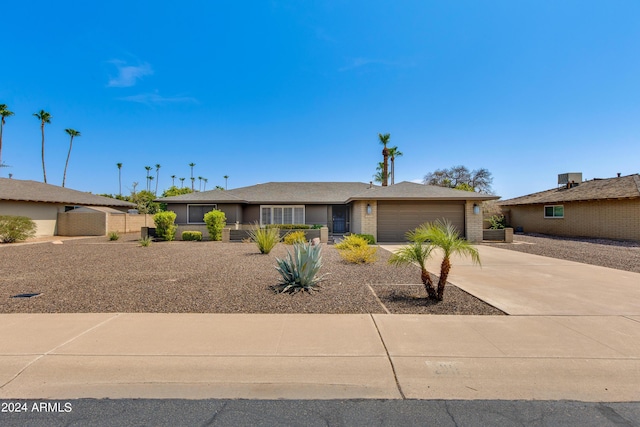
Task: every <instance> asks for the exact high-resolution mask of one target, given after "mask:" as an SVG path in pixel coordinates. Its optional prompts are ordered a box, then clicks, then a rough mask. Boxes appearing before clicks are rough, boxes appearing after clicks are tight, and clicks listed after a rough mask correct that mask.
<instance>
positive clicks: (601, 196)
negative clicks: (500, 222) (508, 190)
mask: <svg viewBox="0 0 640 427" xmlns="http://www.w3.org/2000/svg"><path fill="white" fill-rule="evenodd" d="M563 175H564V176H565V177H566V175H567V174H563ZM575 175H577V176H578V178H579V179H577V180H576V181H575V182H562V181H561V180H560V179H559V183H562V184H563V185H562V187H560V188H554V189H551V190H547V191H542V192H539V193H534V194H529V195H527V196H522V197H517V198H515V199H509V200H504V201H500V202H498V204H499V205H500V206H501V208H502V211H503V213H504V214H505V216H506V217H507V219H508V222H509V224H511V226H512V227H514V228H515V229H516V230H518V229H519V228H522V231H524V232H527V233H542V234H549V235H557V236H573V237H593V238H606V239H617V240H638V241H640V175H638V174H634V175H627V176H619V177H617V178H607V179H594V180H591V181H584V182H583V181H582V174H579V173H578V174H575ZM559 178H560V176H559ZM565 181H566V179H565Z"/></svg>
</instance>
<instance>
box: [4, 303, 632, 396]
mask: <svg viewBox="0 0 640 427" xmlns="http://www.w3.org/2000/svg"><path fill="white" fill-rule="evenodd" d="M0 337H1V340H0V384H1V387H0V398H2V399H25V398H37V399H42V398H50V399H70V398H81V397H94V398H107V397H108V398H126V397H140V398H169V397H171V398H190V399H193V398H195V399H198V398H257V399H279V398H285V399H311V398H313V399H347V398H382V399H400V398H403V397H404V398H412V399H540V400H543V399H551V400H556V399H572V400H582V401H640V387H638V384H640V316H553V317H547V316H411V315H382V314H381V315H310V314H300V315H298V314H291V315H286V314H282V315H268V314H262V315H251V314H3V315H0Z"/></svg>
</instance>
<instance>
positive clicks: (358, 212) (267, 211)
mask: <svg viewBox="0 0 640 427" xmlns="http://www.w3.org/2000/svg"><path fill="white" fill-rule="evenodd" d="M497 198H498V196H492V195H487V194H480V193H474V192H469V191H461V190H454V189H451V188H443V187H436V186H430V185H423V184H416V183H412V182H406V181H405V182H401V183H398V184H395V185H390V186H386V187H382V186H375V185H372V184H371V183H369V184H367V183H362V182H269V183H265V184H257V185H252V186H248V187H241V188H236V189H232V190H211V191H205V192H195V193H190V194H184V195H180V196H173V197H166V198H161V199H158V200H157V201H158V202H161V203H166V204H167V209H168V210H171V211H174V212H175V213H176V216H177V217H176V223H177V224H178V226H179V228H178V230H179V231H180V230H185V229H189V230H199V229H200V230H205V227H204V220H203V216H204V214H205V213H206V212H209V211H210V210H212V209H219V210H221V211H223V212H224V213H225V215H226V217H227V226H229V227H249V226H250V225H251V224H254V223H258V224H260V225H267V224H308V225H322V226H326V227H328V228H329V232H330V233H334V234H342V233H346V232H352V233H365V234H372V235H373V236H374V237H375V238H376V241H380V242H402V241H405V233H406V232H407V231H409V230H411V229H413V228H415V227H417V226H418V225H420V224H422V223H424V222H427V221H434V220H436V219H440V218H446V219H448V220H450V221H451V222H452V223H453V224H454V225H455V226H456V228H457V229H458V231H459V232H460V233H461V235H463V236H465V237H466V238H467V240H469V241H474V242H476V241H481V240H482V222H483V221H482V214H481V212H482V209H481V205H482V202H483V201H484V200H492V199H497ZM474 207H475V209H474Z"/></svg>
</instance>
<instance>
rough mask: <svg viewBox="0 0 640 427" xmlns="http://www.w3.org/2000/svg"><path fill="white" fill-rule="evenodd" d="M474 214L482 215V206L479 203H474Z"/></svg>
mask: <svg viewBox="0 0 640 427" xmlns="http://www.w3.org/2000/svg"><path fill="white" fill-rule="evenodd" d="M473 214H474V215H480V206H478V204H477V203H474V204H473Z"/></svg>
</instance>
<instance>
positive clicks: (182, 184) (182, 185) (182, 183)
mask: <svg viewBox="0 0 640 427" xmlns="http://www.w3.org/2000/svg"><path fill="white" fill-rule="evenodd" d="M185 179H186V178H180V187H181V188H184V180H185Z"/></svg>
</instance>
